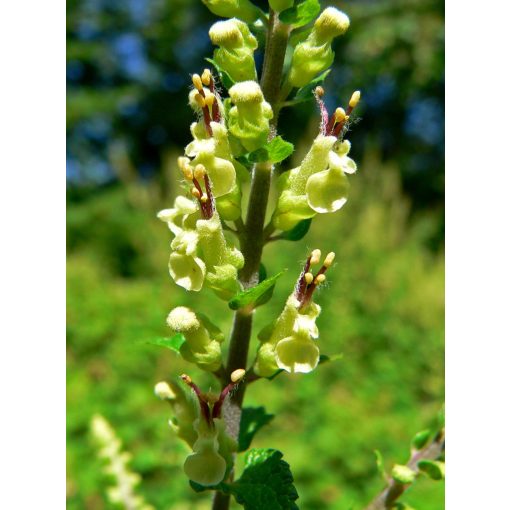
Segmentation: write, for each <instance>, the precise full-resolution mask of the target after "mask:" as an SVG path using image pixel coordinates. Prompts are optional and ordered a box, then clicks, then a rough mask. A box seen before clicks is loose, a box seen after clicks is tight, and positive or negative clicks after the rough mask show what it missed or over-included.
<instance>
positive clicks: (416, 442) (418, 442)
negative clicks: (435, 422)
mask: <svg viewBox="0 0 510 510" xmlns="http://www.w3.org/2000/svg"><path fill="white" fill-rule="evenodd" d="M431 434H432V432H431V431H430V430H429V429H427V430H422V431H420V432H418V433H417V434H416V435H415V436H414V437H413V440H412V441H411V445H412V447H413V448H415V449H416V450H421V449H422V448H423V447H424V446H425V445H426V444H427V443H428V442H429V439H430V436H431Z"/></svg>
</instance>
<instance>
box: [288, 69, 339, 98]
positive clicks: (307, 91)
mask: <svg viewBox="0 0 510 510" xmlns="http://www.w3.org/2000/svg"><path fill="white" fill-rule="evenodd" d="M330 72H331V69H326V70H325V71H324V72H323V73H321V74H319V76H317V78H314V79H313V80H312V81H311V82H310V83H308V84H307V85H305V86H304V87H301V88H300V89H299V90H298V91H297V92H296V95H295V96H294V97H293V99H292V102H293V103H302V102H304V101H310V99H313V97H314V96H313V91H314V90H315V88H316V87H317V86H318V85H320V84H321V83H323V82H324V80H325V79H326V78H327V77H328V74H329V73H330Z"/></svg>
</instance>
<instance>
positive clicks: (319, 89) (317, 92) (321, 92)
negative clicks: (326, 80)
mask: <svg viewBox="0 0 510 510" xmlns="http://www.w3.org/2000/svg"><path fill="white" fill-rule="evenodd" d="M313 92H314V94H315V95H316V96H318V97H323V96H324V89H323V88H322V87H321V86H320V85H319V86H317V87H315V90H314V91H313Z"/></svg>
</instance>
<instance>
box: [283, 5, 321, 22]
mask: <svg viewBox="0 0 510 510" xmlns="http://www.w3.org/2000/svg"><path fill="white" fill-rule="evenodd" d="M320 10H321V5H320V3H319V0H298V1H297V2H296V4H295V5H294V7H291V8H290V9H286V10H285V11H283V12H281V13H280V15H279V19H280V21H282V22H283V23H287V24H289V25H293V27H294V28H298V27H302V26H304V25H307V24H308V23H310V21H313V20H314V19H315V18H316V17H317V15H318V14H319V12H320Z"/></svg>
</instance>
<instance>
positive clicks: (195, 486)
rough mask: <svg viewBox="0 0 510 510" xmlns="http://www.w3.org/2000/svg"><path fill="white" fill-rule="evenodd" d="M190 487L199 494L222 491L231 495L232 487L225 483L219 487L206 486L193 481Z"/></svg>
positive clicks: (190, 481) (221, 483)
mask: <svg viewBox="0 0 510 510" xmlns="http://www.w3.org/2000/svg"><path fill="white" fill-rule="evenodd" d="M189 485H190V487H191V488H192V489H193V490H194V491H195V492H198V493H200V492H205V491H221V492H225V493H226V494H229V493H230V486H229V484H227V483H225V482H220V483H219V484H218V485H213V486H205V485H201V484H199V483H197V482H194V481H193V480H189Z"/></svg>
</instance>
